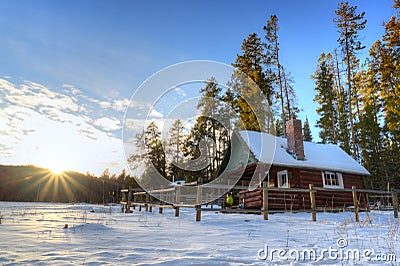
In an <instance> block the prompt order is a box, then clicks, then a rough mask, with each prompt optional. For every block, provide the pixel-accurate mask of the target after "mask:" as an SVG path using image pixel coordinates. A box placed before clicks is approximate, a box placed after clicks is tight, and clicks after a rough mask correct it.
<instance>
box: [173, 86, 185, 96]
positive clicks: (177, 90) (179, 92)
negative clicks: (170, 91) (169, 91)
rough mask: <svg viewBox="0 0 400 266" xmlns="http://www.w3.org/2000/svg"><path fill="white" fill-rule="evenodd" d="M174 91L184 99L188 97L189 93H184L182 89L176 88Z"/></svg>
mask: <svg viewBox="0 0 400 266" xmlns="http://www.w3.org/2000/svg"><path fill="white" fill-rule="evenodd" d="M174 90H175V92H176V93H177V94H178V95H179V96H182V97H186V96H187V93H186V92H184V91H183V90H182V89H181V88H178V87H176V88H174Z"/></svg>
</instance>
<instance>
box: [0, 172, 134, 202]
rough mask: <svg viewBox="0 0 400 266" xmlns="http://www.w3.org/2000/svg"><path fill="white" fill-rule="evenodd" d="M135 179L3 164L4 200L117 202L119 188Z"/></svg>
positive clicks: (0, 183)
mask: <svg viewBox="0 0 400 266" xmlns="http://www.w3.org/2000/svg"><path fill="white" fill-rule="evenodd" d="M133 181H134V180H133V178H130V177H129V176H127V175H125V174H123V175H122V174H121V175H119V176H118V177H116V178H105V177H102V178H99V177H96V176H91V175H84V174H81V173H77V172H72V171H67V172H64V173H63V174H59V175H54V174H52V172H51V171H49V170H48V169H44V168H39V167H35V166H32V165H28V166H5V165H0V200H1V201H46V202H49V201H53V202H88V203H103V199H104V202H117V201H118V200H119V194H120V193H119V190H120V189H121V188H123V187H126V186H129V185H135V182H133ZM103 191H104V193H103ZM103 197H104V198H103Z"/></svg>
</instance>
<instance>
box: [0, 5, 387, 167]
mask: <svg viewBox="0 0 400 266" xmlns="http://www.w3.org/2000/svg"><path fill="white" fill-rule="evenodd" d="M338 2H339V1H321V0H312V1H294V0H283V1H101V0H97V1H94V0H76V1H62V0H57V1H54V0H49V1H44V0H37V1H31V0H27V1H24V0H19V1H12V0H1V1H0V10H1V16H0V58H1V59H0V77H3V79H4V80H6V81H8V82H10V84H11V85H10V84H9V86H13V87H15V88H20V87H21V86H23V85H24V84H25V85H26V84H28V83H29V82H35V83H39V84H41V85H43V86H44V87H45V88H47V89H48V91H51V92H55V93H58V94H60V95H64V96H68V97H70V98H71V99H72V102H74V103H76V105H77V106H80V107H82V108H86V109H87V110H86V111H87V112H86V113H85V115H86V116H87V119H86V121H87V122H88V123H89V124H90V125H91V126H93V128H94V129H93V130H98V131H99V132H97V133H98V134H103V133H104V134H106V135H108V136H109V137H110V138H112V141H113V142H115V143H117V142H118V139H120V138H121V136H120V132H121V130H120V127H121V123H118V121H121V120H122V118H123V108H121V106H120V105H121V104H122V103H125V102H126V100H127V99H129V98H130V97H131V96H132V93H133V92H134V90H135V89H136V88H137V87H138V86H139V85H140V84H141V83H142V82H143V81H144V80H145V79H146V78H148V77H149V76H150V75H152V74H153V73H155V72H157V71H159V70H160V69H162V68H165V67H167V66H169V65H171V64H175V63H179V62H182V61H187V60H204V59H206V60H214V61H219V62H223V63H226V64H231V63H232V62H233V61H234V60H235V58H236V54H237V53H239V52H240V46H241V43H242V41H243V39H244V38H246V37H247V35H248V34H250V33H252V32H257V33H259V34H260V35H261V36H263V35H264V33H263V30H262V27H263V25H264V24H265V22H266V20H267V19H268V18H269V16H270V15H272V14H276V15H277V16H278V18H279V25H280V31H279V41H280V44H281V50H280V55H281V62H282V64H283V65H284V66H285V67H286V68H287V69H288V70H289V71H290V72H291V73H292V76H293V77H294V80H295V90H296V92H297V94H298V98H299V104H300V106H301V107H302V108H303V109H304V112H303V113H302V114H301V115H300V118H301V119H304V118H305V116H306V114H307V115H308V117H309V120H310V122H311V125H314V122H315V120H316V119H317V116H316V113H315V109H316V107H317V106H316V105H315V104H314V103H313V98H314V91H313V87H314V83H313V81H312V80H311V79H310V78H309V77H310V75H311V74H313V72H314V71H315V66H316V63H317V59H318V57H319V55H320V54H321V52H331V51H332V50H333V49H334V48H335V47H336V46H337V43H336V40H337V38H338V34H337V32H336V29H335V27H334V24H333V22H332V19H333V17H334V10H335V9H336V7H337V4H338ZM350 4H351V5H358V6H359V8H358V10H359V11H360V12H361V11H365V12H366V18H367V20H368V22H367V28H366V30H364V31H363V32H361V33H360V36H361V37H362V38H363V44H364V45H366V46H367V49H366V50H365V52H364V55H366V53H367V50H368V47H370V46H371V45H372V43H373V42H374V41H375V40H376V39H379V38H380V37H381V36H382V34H383V26H382V23H383V22H384V21H387V20H388V19H389V18H390V16H391V15H393V14H395V11H394V9H392V8H391V6H392V1H391V0H368V1H350ZM27 81H29V82H28V83H27ZM33 87H34V86H31V87H30V90H31V91H30V92H29V93H30V94H32V93H33V92H34V91H35V90H34V89H33ZM8 88H10V87H8ZM71 88H72V89H71ZM74 89H75V90H78V91H79V93H76V94H74V93H73V92H72V91H74ZM1 90H2V92H3V94H0V95H2V97H4V98H3V99H2V98H0V108H2V111H3V112H5V110H6V108H9V107H10V106H11V105H13V106H17V107H18V106H19V105H20V106H21V107H23V108H28V109H29V108H30V110H34V111H35V112H37V113H39V114H41V115H42V116H43V117H44V118H49V116H48V114H47V115H46V112H44V111H43V103H38V104H41V105H42V108H39V107H38V106H37V105H35V106H32V105H26V104H25V105H23V104H19V102H22V103H24V102H26V101H27V100H29V99H27V98H26V96H27V95H23V97H25V98H24V99H21V100H20V101H19V100H18V98H16V97H14V98H13V99H6V96H5V95H6V94H7V93H8V91H7V90H6V89H4V87H1V88H0V92H1ZM28 91H29V90H28ZM28 91H27V93H28ZM36 91H37V90H36ZM14 92H15V91H14ZM42 92H43V91H42ZM75 92H77V91H75ZM46 95H47V94H46ZM43 97H45V96H43ZM49 97H50V96H49ZM54 97H58V96H54ZM60 97H61V96H60ZM74 97H75V98H74ZM75 100H76V101H75ZM107 103H108V106H107ZM54 108H56V109H57V106H54ZM58 109H60V108H58ZM25 111H26V112H28V111H27V110H25ZM7 112H8V114H12V111H11V110H8V111H7ZM64 112H66V111H65V110H64ZM70 113H71V115H75V116H77V117H80V116H82V115H83V114H82V112H81V113H80V112H79V108H78V109H76V110H70ZM4 117H5V116H3V118H4ZM50 118H51V117H50ZM100 119H103V120H100ZM106 119H108V120H107V122H106V125H107V126H106V128H107V130H105V129H104V126H101V125H100V122H99V121H103V122H104V121H106ZM95 121H97V126H96V123H95ZM110 121H111V122H110ZM22 127H23V126H22ZM4 130H6V129H4ZM313 133H314V137H316V135H317V130H315V129H313ZM3 135H4V131H3ZM0 136H1V135H0ZM0 143H1V142H0ZM20 145H22V144H21V143H20ZM4 149H5V148H4ZM102 152H104V151H102ZM99 153H100V151H99ZM8 154H9V153H8ZM11 154H12V153H11ZM11 157H12V155H9V157H7V158H8V159H7V160H3V162H2V161H1V160H0V163H18V162H19V161H20V162H21V163H25V162H26V161H28V160H29V159H30V158H25V159H24V160H22V159H16V158H14V159H10V158H11ZM14 157H15V156H14ZM105 161H106V159H105V158H104V163H103V164H101V165H96V166H94V165H93V166H90V167H92V168H93V170H91V169H87V170H91V171H93V172H96V173H98V172H100V169H101V167H104V168H105V167H109V168H112V167H115V169H118V167H120V166H121V164H120V163H119V162H118V163H116V162H114V164H113V165H114V166H112V165H111V164H110V165H108V164H107V163H106V162H105ZM94 164H95V163H94ZM71 167H72V166H71ZM73 168H77V167H73ZM79 170H81V171H82V169H79Z"/></svg>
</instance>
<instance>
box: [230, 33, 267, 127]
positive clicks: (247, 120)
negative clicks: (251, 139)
mask: <svg viewBox="0 0 400 266" xmlns="http://www.w3.org/2000/svg"><path fill="white" fill-rule="evenodd" d="M241 49H242V55H237V58H236V61H235V63H233V66H234V67H236V68H238V70H239V71H240V72H239V71H237V72H235V73H234V75H233V77H232V79H231V81H230V83H229V84H228V85H229V86H230V87H231V88H232V90H233V92H234V94H235V95H237V96H236V104H235V109H237V110H238V112H239V114H240V120H241V122H242V123H243V126H244V128H241V125H240V124H237V127H238V129H247V130H254V131H264V130H266V129H267V128H268V126H269V125H268V123H269V116H268V114H269V108H268V106H269V105H270V104H271V103H272V95H273V89H272V85H271V80H269V78H268V76H266V74H265V71H264V65H265V54H264V44H263V43H262V42H261V39H260V38H259V37H258V35H257V34H256V33H252V34H250V35H249V36H248V38H247V39H245V40H244V41H243V43H242V48H241ZM241 72H242V73H244V74H246V75H247V76H248V77H249V78H250V79H251V80H252V81H253V82H254V83H255V84H256V85H257V86H258V88H257V87H256V86H254V84H252V83H250V82H249V81H248V80H247V77H245V76H243V75H242V74H241ZM263 99H266V102H264V101H263ZM248 101H250V103H249V102H248Z"/></svg>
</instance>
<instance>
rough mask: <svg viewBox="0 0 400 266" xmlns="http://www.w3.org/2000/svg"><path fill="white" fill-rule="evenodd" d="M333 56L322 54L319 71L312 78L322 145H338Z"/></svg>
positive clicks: (319, 60)
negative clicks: (332, 66) (317, 105)
mask: <svg viewBox="0 0 400 266" xmlns="http://www.w3.org/2000/svg"><path fill="white" fill-rule="evenodd" d="M331 60H332V56H331V54H325V53H322V54H321V56H320V57H319V59H318V66H317V70H316V71H315V73H314V75H313V76H311V78H312V79H314V80H315V85H316V87H315V88H314V90H315V91H316V96H315V98H314V101H316V102H317V103H318V104H319V105H320V107H319V108H318V109H317V113H318V114H319V116H320V119H318V121H317V124H316V126H317V127H318V128H320V132H319V137H320V138H321V142H322V143H336V133H335V132H336V123H337V110H336V109H337V103H336V99H337V96H338V95H337V94H336V93H335V89H334V73H333V72H332V68H331V67H330V65H331Z"/></svg>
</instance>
